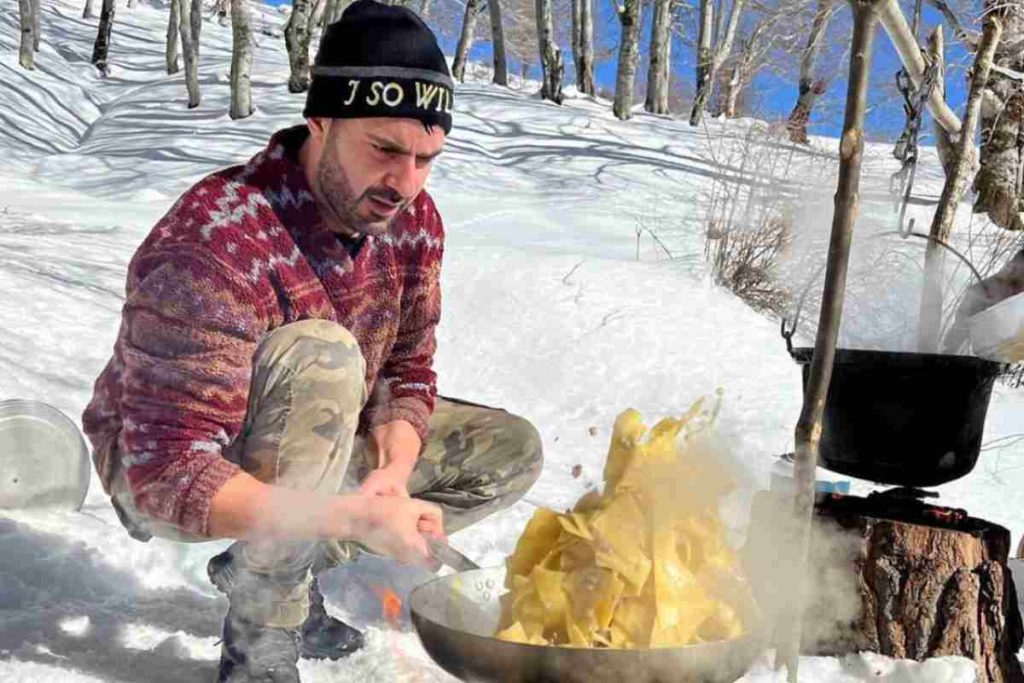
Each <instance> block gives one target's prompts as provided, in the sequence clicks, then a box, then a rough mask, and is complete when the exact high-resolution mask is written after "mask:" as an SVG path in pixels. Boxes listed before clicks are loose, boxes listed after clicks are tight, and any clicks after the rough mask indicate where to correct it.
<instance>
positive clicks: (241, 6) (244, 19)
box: [230, 0, 255, 119]
mask: <svg viewBox="0 0 1024 683" xmlns="http://www.w3.org/2000/svg"><path fill="white" fill-rule="evenodd" d="M231 33H232V41H231V111H230V116H231V118H232V119H244V118H246V117H248V116H251V115H252V113H253V111H255V110H254V109H253V106H252V87H251V83H250V76H249V74H250V72H251V71H252V28H251V27H250V25H249V6H248V5H247V4H246V0H231Z"/></svg>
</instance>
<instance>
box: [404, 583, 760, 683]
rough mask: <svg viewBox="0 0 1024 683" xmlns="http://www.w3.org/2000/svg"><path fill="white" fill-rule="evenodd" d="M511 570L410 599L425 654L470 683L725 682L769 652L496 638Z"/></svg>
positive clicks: (418, 592)
mask: <svg viewBox="0 0 1024 683" xmlns="http://www.w3.org/2000/svg"><path fill="white" fill-rule="evenodd" d="M504 580H505V569H504V568H496V569H477V570H474V571H468V572H460V573H457V574H452V575H450V576H446V577H442V578H439V579H435V580H433V581H431V582H429V583H426V584H424V585H422V586H419V587H417V588H416V589H414V590H413V591H412V593H411V594H410V596H409V608H410V613H411V616H412V622H413V625H414V626H415V628H416V632H417V634H418V635H419V637H420V640H421V641H422V642H423V647H424V648H425V649H426V650H427V652H428V653H429V654H430V656H431V657H432V658H433V659H434V661H435V662H437V663H438V664H439V665H440V666H441V667H442V668H444V669H445V670H446V671H448V672H449V673H450V674H452V675H453V676H456V677H457V678H459V679H461V680H463V681H492V682H500V683H518V682H520V681H522V682H524V683H525V682H527V681H529V682H530V683H548V682H550V683H603V682H604V681H607V682H609V683H612V682H614V683H621V682H622V681H629V683H656V682H662V681H664V682H668V681H671V682H672V683H689V682H693V683H697V682H698V681H699V682H700V683H717V682H719V681H721V682H722V683H726V682H729V683H731V682H732V681H735V680H736V679H738V678H740V677H741V676H743V674H744V673H746V671H747V669H749V668H750V665H751V664H752V663H753V661H754V659H756V657H757V656H758V654H759V653H760V652H761V650H762V649H763V645H764V643H763V642H762V639H760V638H758V637H756V636H753V635H747V636H743V637H741V638H737V639H734V640H729V641H720V642H715V643H705V644H701V645H691V646H687V647H668V648H654V649H645V650H623V649H611V648H572V647H555V646H550V647H548V646H540V645H524V644H521V643H511V642H506V641H502V640H497V639H496V638H492V637H491V635H492V634H493V633H494V632H495V630H496V626H497V624H498V617H499V614H500V610H501V607H500V604H499V602H498V597H499V596H500V595H501V594H502V593H504V592H505V589H504V588H503V585H504Z"/></svg>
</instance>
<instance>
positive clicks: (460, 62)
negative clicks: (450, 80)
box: [452, 0, 480, 82]
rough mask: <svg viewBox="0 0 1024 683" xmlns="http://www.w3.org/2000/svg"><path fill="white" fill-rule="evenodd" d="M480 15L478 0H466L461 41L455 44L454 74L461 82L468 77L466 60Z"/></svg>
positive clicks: (460, 35)
mask: <svg viewBox="0 0 1024 683" xmlns="http://www.w3.org/2000/svg"><path fill="white" fill-rule="evenodd" d="M478 16H480V3H479V1H478V0H466V12H465V14H463V15H462V32H461V33H460V34H459V43H458V45H456V46H455V61H454V63H453V64H452V76H453V77H454V78H455V79H456V80H457V81H459V82H462V81H463V80H465V78H466V60H467V59H469V49H470V48H471V47H473V32H474V31H475V30H476V18H477V17H478Z"/></svg>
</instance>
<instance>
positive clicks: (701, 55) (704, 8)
mask: <svg viewBox="0 0 1024 683" xmlns="http://www.w3.org/2000/svg"><path fill="white" fill-rule="evenodd" d="M714 12H715V9H714V5H713V4H712V2H711V0H700V24H699V26H700V28H699V29H698V30H697V92H696V96H695V97H694V100H693V109H691V110H690V125H691V126H696V125H697V124H698V123H700V116H701V115H700V114H698V113H697V112H698V111H700V110H702V109H703V108H704V100H705V99H706V98H707V96H708V93H707V90H708V82H709V80H710V77H711V62H712V58H713V55H712V53H711V36H712V31H713V30H714V16H713V15H714Z"/></svg>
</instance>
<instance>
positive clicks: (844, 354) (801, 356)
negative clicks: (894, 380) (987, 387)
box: [789, 346, 1007, 376]
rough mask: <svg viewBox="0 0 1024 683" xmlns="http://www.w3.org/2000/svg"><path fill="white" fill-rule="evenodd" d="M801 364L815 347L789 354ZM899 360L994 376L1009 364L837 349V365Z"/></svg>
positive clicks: (941, 355) (972, 358)
mask: <svg viewBox="0 0 1024 683" xmlns="http://www.w3.org/2000/svg"><path fill="white" fill-rule="evenodd" d="M789 355H790V356H791V357H792V358H793V360H794V361H796V363H797V364H798V365H806V364H808V363H810V362H811V360H812V358H813V357H814V347H813V346H798V347H794V348H793V350H792V351H790V354H789ZM893 361H896V362H898V363H899V364H901V365H902V366H904V367H913V366H916V365H923V364H931V363H936V362H940V363H947V364H950V365H956V366H957V367H959V368H964V369H972V370H975V371H977V372H984V373H985V374H991V375H993V376H995V375H998V374H999V373H1000V372H1001V371H1002V370H1003V368H1004V367H1005V366H1006V365H1007V364H1006V363H1002V362H1000V361H995V360H989V359H988V358H979V357H977V356H962V355H952V354H944V353H919V352H916V351H879V350H877V349H849V348H836V354H835V360H834V361H833V362H834V364H836V365H846V364H852V363H864V362H890V363H891V362H893Z"/></svg>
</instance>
